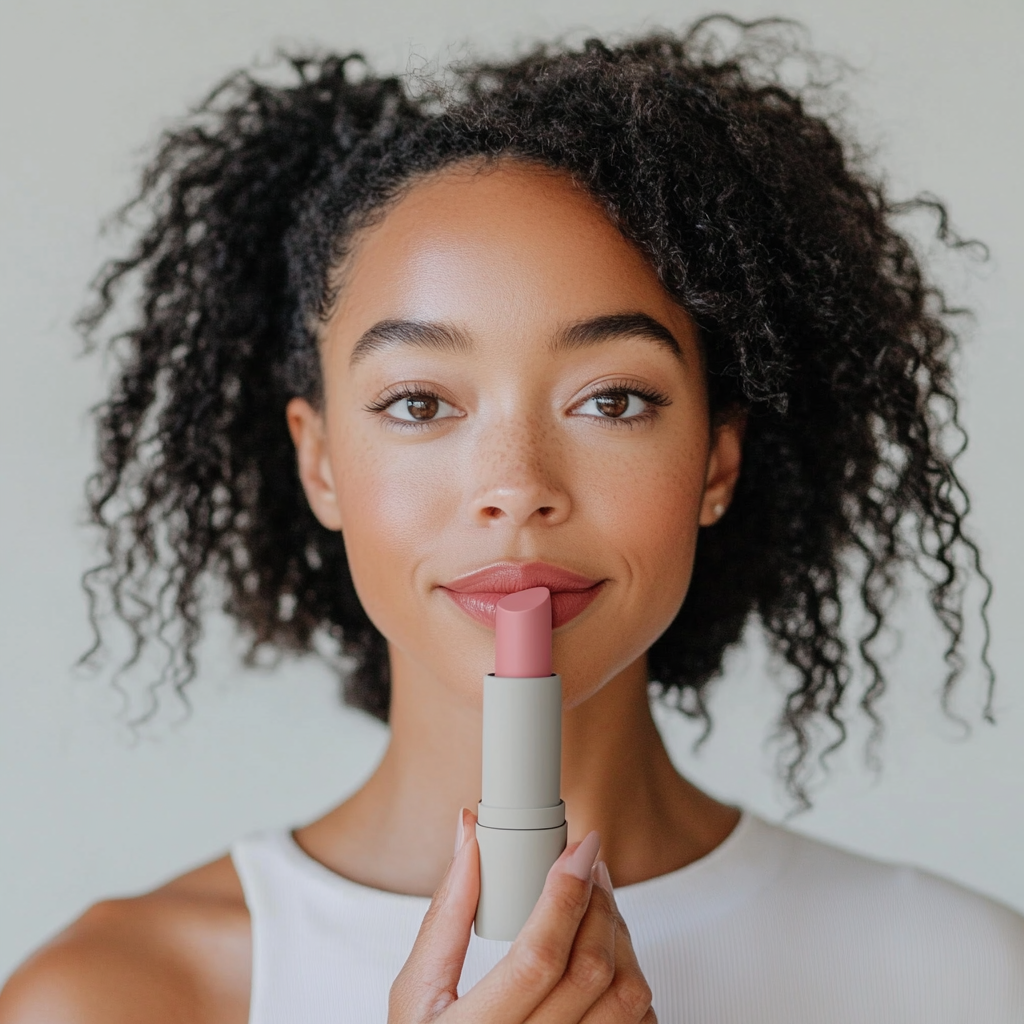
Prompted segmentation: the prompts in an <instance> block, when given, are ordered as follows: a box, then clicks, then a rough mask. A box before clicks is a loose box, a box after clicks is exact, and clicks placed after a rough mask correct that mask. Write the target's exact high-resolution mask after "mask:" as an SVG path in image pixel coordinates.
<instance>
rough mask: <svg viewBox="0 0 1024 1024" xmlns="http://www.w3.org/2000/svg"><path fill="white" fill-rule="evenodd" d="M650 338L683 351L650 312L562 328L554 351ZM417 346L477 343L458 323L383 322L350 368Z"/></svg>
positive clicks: (446, 348)
mask: <svg viewBox="0 0 1024 1024" xmlns="http://www.w3.org/2000/svg"><path fill="white" fill-rule="evenodd" d="M625 337H634V338H646V339H647V340H649V341H653V342H655V343H656V344H658V345H661V346H663V347H664V348H667V349H668V350H669V351H670V352H671V353H672V354H673V355H675V356H677V357H678V356H681V355H682V350H681V348H680V347H679V342H678V341H677V340H676V338H675V335H673V334H672V332H671V331H670V330H669V329H668V328H667V327H666V326H665V325H664V324H662V323H660V322H659V321H657V320H655V319H654V317H652V316H649V315H648V314H647V313H612V314H609V315H606V316H596V317H591V318H590V319H588V320H580V321H578V322H577V323H574V324H570V325H569V326H568V327H564V328H562V329H561V330H560V331H559V332H558V333H557V334H556V335H555V336H554V338H553V339H552V342H551V350H552V351H553V352H571V351H573V350H574V349H579V348H586V347H588V346H590V345H600V344H601V343H602V342H606V341H614V340H615V339H617V338H625ZM400 345H413V346H416V347H419V348H428V349H433V350H435V351H440V352H459V353H469V352H472V350H473V348H474V345H473V340H472V338H470V336H469V335H468V334H466V333H465V332H464V331H462V330H460V329H459V328H458V327H456V326H455V325H454V324H447V323H443V322H440V321H422V320H381V321H379V322H378V323H376V324H374V325H373V326H372V327H370V328H369V329H368V330H366V331H364V332H363V334H362V335H360V337H359V340H358V341H357V342H356V343H355V346H354V347H353V349H352V354H351V356H349V366H354V365H355V364H356V363H358V362H359V361H360V360H362V359H364V358H365V357H366V356H368V355H370V354H371V353H373V352H379V351H381V350H383V349H389V348H395V347H397V346H400Z"/></svg>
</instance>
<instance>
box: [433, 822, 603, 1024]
mask: <svg viewBox="0 0 1024 1024" xmlns="http://www.w3.org/2000/svg"><path fill="white" fill-rule="evenodd" d="M600 844H601V838H600V836H599V835H598V834H597V833H596V832H591V833H590V835H588V836H587V837H586V839H584V840H583V842H581V843H576V844H574V845H572V846H568V847H566V849H565V851H564V852H563V853H562V855H561V856H560V857H559V858H558V860H556V861H555V863H554V864H553V865H552V867H551V870H550V871H549V872H548V877H547V880H546V881H545V883H544V890H543V892H542V893H541V894H540V899H539V900H538V901H537V905H536V906H535V907H534V908H533V912H532V913H531V914H530V916H529V918H528V919H527V921H526V924H524V925H523V928H522V931H520V933H519V936H518V937H517V938H516V940H515V942H513V943H512V948H511V949H510V950H509V952H508V954H507V955H506V956H505V957H503V958H502V960H501V961H500V962H499V963H498V965H497V966H496V967H495V968H494V969H493V970H491V971H490V972H489V973H488V974H486V975H485V976H484V977H483V978H482V979H481V980H480V981H479V982H477V984H476V985H474V986H473V988H472V989H470V991H469V992H467V993H466V994H465V995H464V996H463V997H462V998H461V999H460V1000H459V1001H458V1003H456V1004H455V1006H453V1007H452V1015H451V1019H452V1022H453V1024H454V1022H456V1021H460V1022H461V1021H463V1020H465V1021H474V1022H478V1021H481V1020H486V1021H488V1022H489V1024H522V1022H523V1021H525V1020H526V1018H527V1017H528V1016H529V1015H530V1014H531V1013H532V1012H533V1011H534V1010H535V1009H536V1008H537V1006H539V1005H540V1003H541V1002H542V1001H543V1000H544V999H545V997H546V996H547V995H548V994H549V993H550V992H551V990H552V989H553V988H554V987H555V986H556V985H557V984H558V982H559V981H560V980H561V977H562V975H563V974H564V973H565V968H566V964H567V963H568V960H569V955H570V953H571V952H572V947H573V942H574V941H575V939H576V932H577V929H578V928H579V926H580V922H581V921H582V920H583V915H584V914H585V913H586V910H587V906H588V905H589V903H590V895H591V890H592V888H593V881H592V879H591V870H592V868H593V865H594V859H595V858H596V856H597V850H598V847H599V846H600ZM445 1019H446V1020H447V1019H448V1017H447V1016H446V1018H445Z"/></svg>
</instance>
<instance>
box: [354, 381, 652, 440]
mask: <svg viewBox="0 0 1024 1024" xmlns="http://www.w3.org/2000/svg"><path fill="white" fill-rule="evenodd" d="M602 395H636V397H637V398H640V399H642V400H643V401H644V402H646V403H647V404H648V405H649V406H652V407H663V406H666V405H670V404H671V399H669V398H668V396H667V395H664V394H662V393H661V392H660V391H655V390H654V389H653V388H650V387H648V386H647V385H646V384H641V383H640V382H639V381H631V380H622V381H613V382H611V383H607V382H605V383H603V384H602V385H601V386H600V387H599V388H597V389H596V390H594V391H591V392H590V394H588V395H586V396H585V397H584V398H581V399H580V400H579V402H577V403H576V406H574V408H576V407H578V406H581V405H585V404H586V403H587V402H589V401H590V400H591V399H592V398H600V397H601V396H602ZM403 398H433V399H435V400H436V401H438V402H444V401H446V399H444V398H443V397H442V396H441V395H439V394H438V393H437V392H436V391H435V390H434V389H433V388H430V387H426V386H423V385H415V384H402V385H399V386H398V387H397V388H395V389H393V390H391V391H388V392H386V393H385V394H384V395H382V396H381V397H380V398H379V399H377V401H376V402H372V403H371V404H370V405H367V406H366V407H365V408H366V411H367V412H371V413H376V414H377V415H380V414H382V413H383V412H384V411H385V410H386V409H388V408H390V407H391V406H392V405H394V404H395V402H398V401H401V400H402V399H403ZM448 404H451V403H448ZM655 415H657V414H656V412H655V411H654V408H650V409H647V410H645V411H644V412H642V413H640V414H639V415H637V416H627V417H625V418H621V417H614V416H592V417H590V418H591V419H595V420H601V421H605V423H606V425H608V426H611V427H615V426H619V425H622V424H625V425H627V426H629V427H630V428H632V427H635V426H637V421H639V422H640V423H646V422H648V421H649V420H651V419H653V418H654V416H655ZM443 418H444V419H455V418H456V417H448V416H446V417H443ZM436 422H437V421H436V420H423V421H422V422H419V423H414V422H411V421H409V420H399V419H394V418H392V422H391V423H390V424H389V426H391V427H394V428H397V429H401V430H405V429H407V428H412V429H413V430H419V429H422V428H423V427H427V426H430V425H431V424H432V423H436Z"/></svg>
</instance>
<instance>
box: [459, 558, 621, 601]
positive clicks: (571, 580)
mask: <svg viewBox="0 0 1024 1024" xmlns="http://www.w3.org/2000/svg"><path fill="white" fill-rule="evenodd" d="M600 582H602V581H601V580H592V579H590V578H588V577H587V576H581V575H580V574H579V573H576V572H570V571H569V570H568V569H562V568H561V567H560V566H557V565H548V564H547V563H546V562H529V563H527V564H525V565H524V564H523V563H521V562H495V563H494V564H493V565H487V566H484V568H483V569H477V570H476V571H475V572H470V573H466V575H465V576H457V577H456V578H455V579H453V580H452V581H451V582H449V583H445V584H444V586H445V588H446V589H447V590H454V591H456V592H457V593H460V594H484V593H487V594H514V593H516V591H519V590H529V589H530V588H531V587H547V588H548V590H553V591H559V590H589V589H590V588H591V587H596V586H597V584H598V583H600Z"/></svg>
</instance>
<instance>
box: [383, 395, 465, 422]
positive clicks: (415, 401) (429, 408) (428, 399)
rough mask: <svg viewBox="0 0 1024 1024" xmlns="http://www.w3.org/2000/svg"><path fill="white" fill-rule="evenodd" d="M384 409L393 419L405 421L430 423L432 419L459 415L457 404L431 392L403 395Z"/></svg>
mask: <svg viewBox="0 0 1024 1024" xmlns="http://www.w3.org/2000/svg"><path fill="white" fill-rule="evenodd" d="M382 411H383V412H385V413H387V415H388V416H390V417H391V418H392V419H396V420H402V421H403V422H405V423H429V422H431V421H432V420H443V419H448V418H449V417H452V416H458V415H459V413H458V410H457V409H456V408H455V406H453V405H451V404H449V403H448V402H446V401H445V400H444V399H443V398H439V397H438V396H437V395H434V394H430V393H429V392H415V393H409V394H405V395H402V396H401V397H400V398H396V399H395V400H394V401H392V402H391V404H390V405H387V406H384V408H383V410H382Z"/></svg>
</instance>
